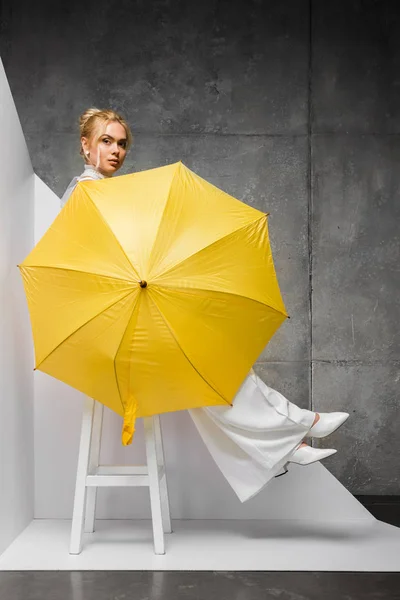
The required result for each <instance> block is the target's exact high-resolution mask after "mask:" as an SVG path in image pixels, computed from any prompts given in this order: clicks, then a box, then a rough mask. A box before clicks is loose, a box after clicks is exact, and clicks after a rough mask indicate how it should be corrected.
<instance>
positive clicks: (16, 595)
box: [0, 571, 400, 600]
mask: <svg viewBox="0 0 400 600" xmlns="http://www.w3.org/2000/svg"><path fill="white" fill-rule="evenodd" d="M269 598H271V599H272V598H273V599H274V600H276V599H279V600H322V599H323V600H341V599H343V600H358V599H360V600H361V599H362V600H372V599H374V600H375V599H377V600H378V599H379V600H383V599H384V600H400V573H282V572H279V573H273V572H272V573H271V572H268V573H254V572H253V573H246V572H242V573H226V572H191V573H187V572H179V573H175V572H171V571H169V572H161V571H154V572H129V573H128V572H36V573H32V572H14V573H10V572H4V573H0V600H130V599H132V600H268V599H269Z"/></svg>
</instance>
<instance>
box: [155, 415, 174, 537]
mask: <svg viewBox="0 0 400 600" xmlns="http://www.w3.org/2000/svg"><path fill="white" fill-rule="evenodd" d="M153 423H154V433H155V438H156V451H157V464H158V466H159V467H162V468H163V470H164V475H163V477H162V478H161V481H160V490H161V512H162V520H163V529H164V533H172V527H171V514H170V509H169V498H168V484H167V473H166V469H165V457H164V445H163V439H162V431H161V419H160V415H154V417H153Z"/></svg>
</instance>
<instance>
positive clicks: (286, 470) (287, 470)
mask: <svg viewBox="0 0 400 600" xmlns="http://www.w3.org/2000/svg"><path fill="white" fill-rule="evenodd" d="M288 464H289V463H288V462H287V463H286V464H284V465H283V467H282V468H283V473H279V475H274V477H282V475H286V473H288V472H289V469H288V468H287V467H288Z"/></svg>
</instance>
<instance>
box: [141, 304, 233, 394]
mask: <svg viewBox="0 0 400 600" xmlns="http://www.w3.org/2000/svg"><path fill="white" fill-rule="evenodd" d="M151 301H152V302H153V304H154V305H155V307H156V309H157V310H158V312H159V314H160V317H161V318H162V320H163V321H164V323H165V325H166V326H167V328H168V330H169V332H170V334H171V335H172V337H173V338H174V340H175V343H176V344H177V346H178V347H179V348H180V349H181V350H182V353H183V354H184V356H185V358H186V360H187V361H188V363H189V364H190V365H191V366H192V368H193V369H194V370H195V371H196V373H197V374H198V375H199V376H200V377H201V379H202V380H203V381H204V382H205V383H206V385H207V386H208V387H210V388H211V389H212V390H213V391H214V392H215V393H216V394H217V395H218V396H219V397H220V398H222V400H223V401H224V402H226V403H227V404H229V405H231V402H229V400H227V399H226V398H224V396H223V395H222V394H221V393H220V392H219V391H218V390H216V389H215V387H214V386H212V385H211V384H210V382H209V381H207V379H206V378H205V377H204V376H203V375H202V374H201V373H200V371H199V370H198V369H196V367H195V366H194V364H193V363H192V361H191V360H190V358H189V356H188V355H187V354H186V352H185V350H184V349H183V348H182V346H181V344H180V343H179V341H178V339H177V337H176V335H175V332H174V330H173V329H172V327H171V325H170V324H169V323H168V321H167V320H166V318H165V317H164V315H163V314H162V312H161V310H160V309H159V307H158V305H157V302H156V301H155V300H154V298H151Z"/></svg>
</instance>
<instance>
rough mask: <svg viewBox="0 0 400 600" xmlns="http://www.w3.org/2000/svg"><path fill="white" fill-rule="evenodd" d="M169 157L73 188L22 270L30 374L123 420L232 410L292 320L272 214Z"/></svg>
mask: <svg viewBox="0 0 400 600" xmlns="http://www.w3.org/2000/svg"><path fill="white" fill-rule="evenodd" d="M268 214H269V213H263V212H261V211H259V210H256V209H255V208H252V207H250V206H247V205H246V204H244V203H243V202H240V201H239V200H237V199H235V198H233V197H232V196H230V195H228V194H226V193H225V192H223V191H222V190H220V189H218V188H217V187H215V186H214V185H212V184H211V183H209V182H207V181H205V180H204V179H202V178H201V177H199V176H198V175H196V174H195V173H194V172H192V171H191V170H189V169H188V168H187V167H185V166H184V165H183V163H182V162H178V163H175V164H172V165H167V166H165V167H160V168H157V169H150V170H147V171H142V172H139V173H132V174H129V175H122V176H119V177H113V178H106V179H101V180H96V181H85V182H80V183H78V185H77V186H76V188H75V190H74V192H73V193H72V195H71V196H70V199H69V200H68V202H67V204H66V205H65V207H64V208H63V210H62V211H61V212H60V214H59V215H58V216H57V218H56V219H55V221H54V222H53V224H52V225H51V227H50V228H49V229H48V231H47V232H46V233H45V235H44V236H43V237H42V239H41V240H40V241H39V243H38V244H37V245H36V247H35V248H34V249H33V250H32V252H31V253H30V254H29V255H28V256H27V258H26V259H25V260H24V261H23V262H22V264H21V265H19V268H20V271H21V274H22V277H23V282H24V287H25V292H26V296H27V301H28V306H29V312H30V318H31V324H32V331H33V339H34V346H35V363H36V369H39V370H40V371H43V372H45V373H48V374H49V375H52V376H53V377H55V378H57V379H59V380H61V381H64V382H65V383H67V384H69V385H70V386H72V387H74V388H76V389H78V390H80V391H81V392H83V393H85V394H87V395H88V396H90V397H92V398H94V399H95V400H97V401H99V402H102V403H103V404H105V405H106V406H108V407H109V408H110V409H111V410H113V411H115V412H117V413H118V414H120V415H121V416H122V417H123V418H124V425H123V431H122V443H123V444H124V445H127V444H129V443H131V441H132V437H133V433H134V430H135V419H136V417H143V416H150V415H153V414H158V413H162V412H168V411H174V410H181V409H185V408H194V407H200V406H210V405H225V404H231V402H232V400H233V398H234V396H235V394H236V392H237V390H238V388H239V387H240V385H241V383H242V382H243V380H244V378H245V377H246V375H247V373H248V371H249V369H250V367H251V365H252V364H253V363H254V362H255V360H256V359H257V357H258V356H259V354H260V353H261V351H262V350H263V348H264V347H265V345H266V344H267V342H268V341H269V340H270V338H271V337H272V336H273V334H274V333H275V331H276V330H277V329H278V328H279V327H280V325H281V324H282V322H283V321H284V320H285V319H286V317H287V316H288V315H287V314H286V311H285V307H284V304H283V301H282V298H281V294H280V291H279V286H278V282H277V277H276V273H275V269H274V264H273V259H272V254H271V248H270V243H269V237H268V225H267V215H268Z"/></svg>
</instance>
